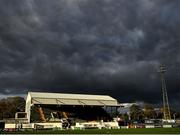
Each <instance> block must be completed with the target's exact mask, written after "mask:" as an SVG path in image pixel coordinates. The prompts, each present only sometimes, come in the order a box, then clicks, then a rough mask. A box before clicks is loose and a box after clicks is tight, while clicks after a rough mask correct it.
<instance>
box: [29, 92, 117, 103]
mask: <svg viewBox="0 0 180 135" xmlns="http://www.w3.org/2000/svg"><path fill="white" fill-rule="evenodd" d="M28 95H29V96H30V98H31V102H32V104H51V105H52V104H58V105H93V106H117V105H118V102H117V100H116V99H114V98H112V97H110V96H108V95H88V94H64V93H45V92H28Z"/></svg>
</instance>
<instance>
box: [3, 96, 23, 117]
mask: <svg viewBox="0 0 180 135" xmlns="http://www.w3.org/2000/svg"><path fill="white" fill-rule="evenodd" d="M20 111H21V112H23V111H25V100H24V98H22V97H8V98H6V99H2V100H0V119H3V118H14V117H15V113H16V112H20Z"/></svg>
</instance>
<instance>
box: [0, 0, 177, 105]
mask: <svg viewBox="0 0 180 135" xmlns="http://www.w3.org/2000/svg"><path fill="white" fill-rule="evenodd" d="M160 63H164V64H166V66H167V73H166V82H167V90H168V95H169V100H170V103H171V104H172V105H180V102H179V99H180V72H179V69H180V0H0V95H1V96H3V97H4V96H10V95H22V94H27V91H28V90H29V91H47V92H63V93H88V94H108V95H111V96H113V97H114V98H117V99H118V100H119V102H133V101H145V102H149V103H156V104H159V103H161V101H162V94H161V82H160V76H159V74H158V73H157V70H158V66H159V64H160Z"/></svg>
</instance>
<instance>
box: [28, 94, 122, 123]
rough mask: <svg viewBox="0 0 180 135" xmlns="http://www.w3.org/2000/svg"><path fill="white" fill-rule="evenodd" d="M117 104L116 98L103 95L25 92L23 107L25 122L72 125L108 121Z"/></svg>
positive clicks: (115, 112) (110, 119) (113, 115)
mask: <svg viewBox="0 0 180 135" xmlns="http://www.w3.org/2000/svg"><path fill="white" fill-rule="evenodd" d="M118 107H119V105H118V102H117V100H116V99H114V98H112V97H110V96H107V95H88V94H62V93H45V92H28V95H27V99H26V108H25V109H26V114H27V119H28V122H29V123H37V122H38V123H53V122H56V123H57V122H62V123H69V124H73V125H75V123H82V122H92V121H96V122H97V121H98V122H100V121H103V122H110V121H112V120H113V117H115V116H116V114H117V109H118ZM63 121H66V122H63Z"/></svg>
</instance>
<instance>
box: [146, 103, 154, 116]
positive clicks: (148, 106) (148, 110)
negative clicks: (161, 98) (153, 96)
mask: <svg viewBox="0 0 180 135" xmlns="http://www.w3.org/2000/svg"><path fill="white" fill-rule="evenodd" d="M144 117H145V118H147V119H152V118H155V117H156V112H155V110H154V108H153V106H152V105H151V104H145V105H144Z"/></svg>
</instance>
